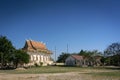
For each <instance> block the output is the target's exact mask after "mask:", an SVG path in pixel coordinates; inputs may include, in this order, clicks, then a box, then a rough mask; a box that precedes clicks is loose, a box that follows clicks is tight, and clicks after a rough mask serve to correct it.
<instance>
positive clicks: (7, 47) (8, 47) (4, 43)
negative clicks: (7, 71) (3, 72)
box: [0, 36, 15, 68]
mask: <svg viewBox="0 0 120 80" xmlns="http://www.w3.org/2000/svg"><path fill="white" fill-rule="evenodd" d="M14 50H15V48H14V47H13V45H12V43H11V41H10V40H8V39H7V38H6V37H5V36H0V62H1V68H5V67H7V66H8V65H7V63H10V55H11V54H12V53H13V52H14Z"/></svg>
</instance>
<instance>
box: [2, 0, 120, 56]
mask: <svg viewBox="0 0 120 80" xmlns="http://www.w3.org/2000/svg"><path fill="white" fill-rule="evenodd" d="M0 35H5V36H7V38H8V39H10V40H11V41H12V43H13V45H14V46H15V47H16V48H22V47H23V46H24V43H25V40H26V39H32V40H36V41H43V42H45V43H46V45H47V47H48V49H50V50H52V51H53V50H54V48H55V46H56V48H57V55H59V54H61V52H66V51H67V44H68V47H69V48H68V51H69V52H71V53H72V52H79V51H80V50H81V49H84V50H94V49H97V50H99V51H103V50H104V49H105V48H106V47H107V46H108V45H110V44H111V43H113V42H119V41H120V36H119V35H120V1H119V0H0Z"/></svg>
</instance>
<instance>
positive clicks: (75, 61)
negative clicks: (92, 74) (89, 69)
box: [65, 55, 84, 66]
mask: <svg viewBox="0 0 120 80" xmlns="http://www.w3.org/2000/svg"><path fill="white" fill-rule="evenodd" d="M83 64H84V60H83V56H79V55H71V56H69V57H68V58H67V59H66V60H65V65H67V66H83Z"/></svg>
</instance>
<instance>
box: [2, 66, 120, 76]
mask: <svg viewBox="0 0 120 80" xmlns="http://www.w3.org/2000/svg"><path fill="white" fill-rule="evenodd" d="M101 71H102V72H101ZM105 71H107V72H105ZM108 71H112V72H108ZM65 72H85V73H86V72H87V73H89V74H92V75H100V76H103V75H107V76H114V75H115V76H118V75H120V70H119V69H118V70H112V69H106V68H103V67H97V68H94V67H86V68H82V67H64V66H63V67H61V66H43V67H32V68H28V69H25V70H0V73H10V74H42V73H65Z"/></svg>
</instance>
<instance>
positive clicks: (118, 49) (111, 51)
mask: <svg viewBox="0 0 120 80" xmlns="http://www.w3.org/2000/svg"><path fill="white" fill-rule="evenodd" d="M104 54H105V57H106V64H107V65H119V66H120V43H112V44H111V45H109V46H108V47H107V49H106V50H105V51H104Z"/></svg>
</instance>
